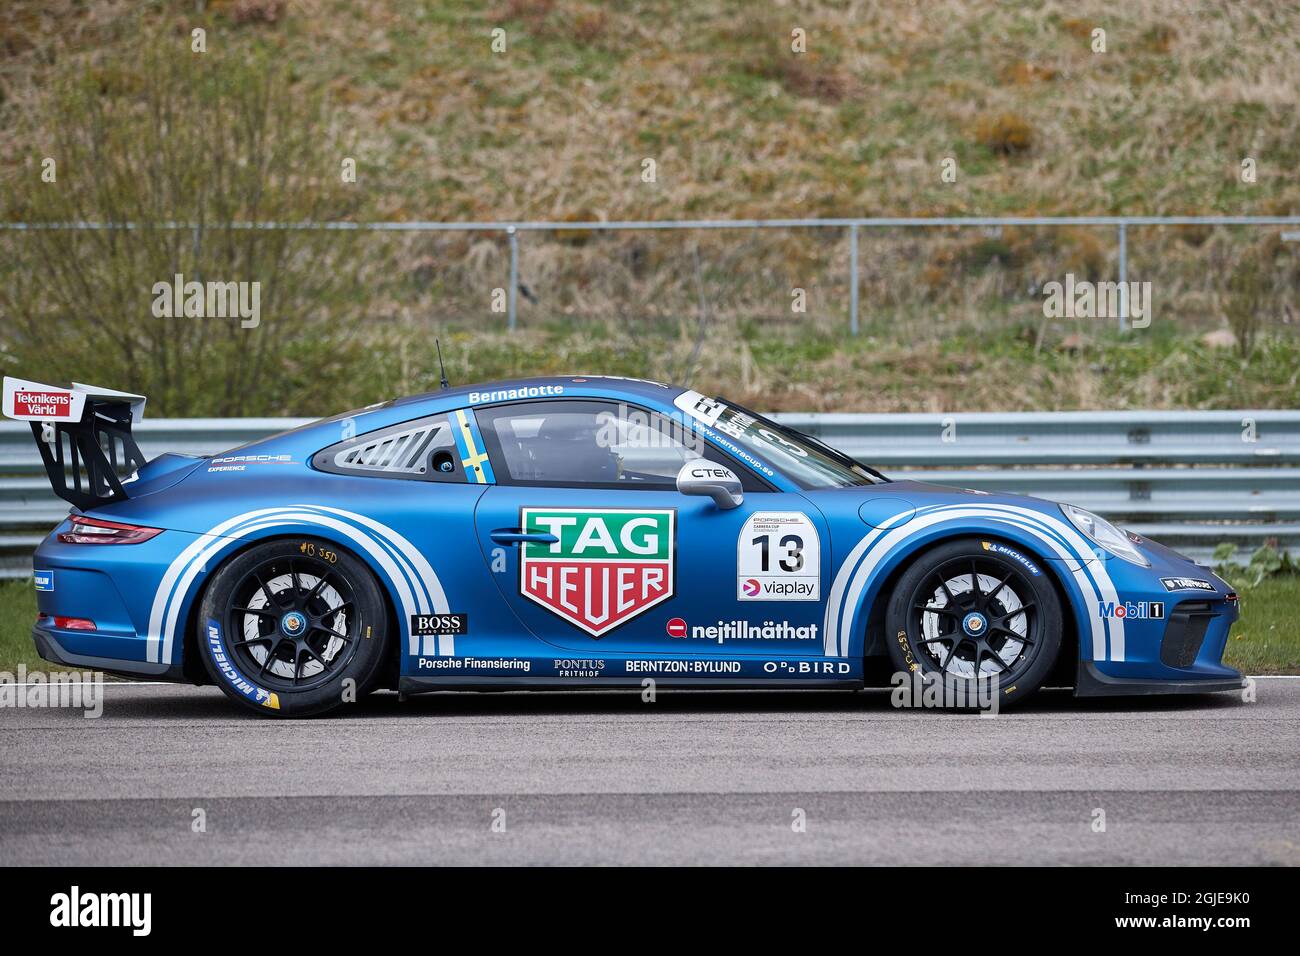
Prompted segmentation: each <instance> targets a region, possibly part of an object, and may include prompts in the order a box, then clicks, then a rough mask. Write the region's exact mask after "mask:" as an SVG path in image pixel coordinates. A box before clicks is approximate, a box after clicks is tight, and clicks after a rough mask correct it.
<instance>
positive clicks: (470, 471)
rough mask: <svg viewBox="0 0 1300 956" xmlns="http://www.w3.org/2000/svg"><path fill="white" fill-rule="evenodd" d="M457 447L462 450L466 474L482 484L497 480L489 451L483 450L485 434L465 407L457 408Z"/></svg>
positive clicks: (472, 480)
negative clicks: (482, 433)
mask: <svg viewBox="0 0 1300 956" xmlns="http://www.w3.org/2000/svg"><path fill="white" fill-rule="evenodd" d="M454 415H455V418H456V427H455V428H454V429H452V431H453V432H454V433H455V435H456V448H457V449H458V450H459V451H460V463H461V465H462V466H464V468H465V475H466V477H467V478H468V479H469V480H470V481H471V482H475V483H477V484H480V485H490V484H492V483H494V482H495V480H496V479H495V478H493V476H492V462H490V461H488V456H487V452H486V451H484V450H483V436H482V435H481V434H480V433H479V430H478V422H477V421H475V420H474V415H473V413H472V412H466V411H465V409H463V408H458V409H456V411H455V413H454Z"/></svg>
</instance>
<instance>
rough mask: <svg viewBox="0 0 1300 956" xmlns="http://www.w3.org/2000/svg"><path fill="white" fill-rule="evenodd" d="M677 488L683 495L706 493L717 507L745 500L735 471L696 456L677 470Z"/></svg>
mask: <svg viewBox="0 0 1300 956" xmlns="http://www.w3.org/2000/svg"><path fill="white" fill-rule="evenodd" d="M677 490H678V491H680V492H681V493H682V494H684V495H706V496H707V497H709V498H712V499H713V503H714V504H715V505H717V506H718V507H719V508H724V509H725V508H735V507H737V506H738V505H739V504H740V503H741V502H742V501H744V500H745V496H744V494H742V492H741V488H740V479H739V478H738V477H736V473H735V472H734V471H732V470H731V469H730V468H727V467H726V466H724V465H719V464H718V463H717V462H712V461H706V460H705V459H703V458H696V459H694V460H693V461H688V462H687V463H686V464H684V465H682V467H681V469H680V470H679V471H678V472H677Z"/></svg>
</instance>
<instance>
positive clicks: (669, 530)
mask: <svg viewBox="0 0 1300 956" xmlns="http://www.w3.org/2000/svg"><path fill="white" fill-rule="evenodd" d="M519 517H520V527H521V528H522V529H523V531H524V533H526V534H544V535H552V536H554V537H555V539H556V540H555V541H554V542H553V543H541V542H536V541H530V542H527V543H526V544H525V545H524V546H523V551H522V553H521V555H520V559H519V591H520V593H521V594H522V595H523V596H524V597H526V598H528V600H530V601H534V602H536V603H537V604H540V605H542V607H544V608H546V609H547V610H548V611H550V612H551V613H553V614H557V615H559V616H560V617H562V618H564V620H566V621H568V622H569V623H570V624H573V625H574V626H575V627H580V628H582V630H584V631H586V632H587V633H588V634H590V635H591V636H592V637H602V636H603V635H604V634H606V633H607V632H609V631H610V630H611V629H613V628H615V627H617V626H618V625H620V624H625V623H626V622H627V621H629V620H631V619H632V618H634V617H636V616H637V615H638V614H641V613H642V612H643V611H646V610H648V609H649V608H651V607H654V606H655V605H656V604H659V603H660V602H661V601H666V600H667V599H668V598H670V597H672V596H673V585H674V581H673V563H674V562H673V552H674V547H675V545H676V532H677V528H676V517H677V516H676V513H675V512H674V511H673V510H672V509H658V510H633V509H626V510H624V509H595V508H592V509H586V508H523V509H521V510H520V516H519Z"/></svg>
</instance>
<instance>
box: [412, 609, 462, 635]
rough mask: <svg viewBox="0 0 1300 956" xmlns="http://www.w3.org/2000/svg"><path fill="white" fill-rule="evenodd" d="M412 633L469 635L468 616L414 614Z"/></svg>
mask: <svg viewBox="0 0 1300 956" xmlns="http://www.w3.org/2000/svg"><path fill="white" fill-rule="evenodd" d="M411 633H412V634H415V635H420V636H422V635H426V634H468V633H469V615H468V614H412V615H411Z"/></svg>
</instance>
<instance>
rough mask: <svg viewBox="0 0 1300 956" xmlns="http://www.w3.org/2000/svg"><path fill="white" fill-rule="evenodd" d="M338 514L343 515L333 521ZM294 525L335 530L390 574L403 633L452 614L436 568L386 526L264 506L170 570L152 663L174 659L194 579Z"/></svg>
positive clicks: (224, 525)
mask: <svg viewBox="0 0 1300 956" xmlns="http://www.w3.org/2000/svg"><path fill="white" fill-rule="evenodd" d="M336 515H337V516H338V517H334V516H336ZM340 519H344V520H340ZM348 522H352V524H349V523H348ZM295 523H297V524H298V525H302V524H314V525H319V526H321V527H325V528H329V529H331V530H334V531H336V532H338V533H339V534H341V535H342V536H344V537H346V538H348V539H349V540H351V541H352V542H353V543H354V544H356V545H357V546H358V547H359V549H360V550H362V551H365V552H366V553H367V554H369V555H370V556H371V558H373V559H374V561H375V563H376V564H378V565H379V567H380V568H381V569H383V571H384V573H385V574H386V575H387V576H388V578H389V580H390V582H391V584H392V587H393V589H394V591H395V592H396V597H397V599H398V601H399V602H400V603H401V606H402V609H403V611H404V619H403V621H402V622H401V623H400V627H401V629H402V630H409V626H410V619H411V616H412V615H414V614H428V613H435V614H445V613H448V611H449V607H448V603H447V597H446V594H445V592H444V591H443V588H442V582H440V581H439V580H438V576H437V574H436V573H435V572H434V570H433V568H432V566H430V564H429V562H428V561H427V560H426V559H425V557H424V555H422V554H421V553H420V552H419V551H418V550H417V549H416V547H415V546H414V545H413V544H411V542H410V541H409V540H407V539H406V538H405V537H403V536H402V535H401V534H399V533H398V532H396V531H394V530H393V529H392V528H390V527H388V526H387V525H384V524H381V523H380V522H378V521H375V520H373V519H371V518H368V517H365V516H364V515H359V514H356V513H354V512H350V511H344V510H342V509H339V508H326V507H324V506H319V505H291V506H288V507H281V508H261V509H258V510H256V511H249V512H245V513H244V514H241V515H237V516H236V517H234V518H230V519H228V520H226V521H223V522H221V523H220V524H218V525H216V526H215V527H213V528H212V529H211V530H210V531H208V532H207V533H205V534H202V535H200V536H199V539H198V540H197V541H195V542H194V543H193V544H191V545H190V546H189V547H187V548H186V549H185V550H184V551H182V552H181V553H180V554H179V555H178V556H177V557H176V559H175V560H174V561H172V563H171V565H169V566H168V568H167V571H166V573H165V574H164V575H163V578H162V581H161V583H160V584H159V586H158V591H157V592H156V593H155V595H154V603H153V608H152V609H151V611H150V615H149V634H148V638H147V646H146V657H147V658H148V660H150V661H154V662H158V661H159V660H162V661H167V662H170V661H171V658H172V650H173V645H174V637H175V634H176V628H177V624H178V619H179V616H180V611H181V608H182V606H183V605H184V604H185V600H186V598H187V596H188V594H189V591H190V587H191V586H192V585H193V583H194V580H195V578H196V577H197V576H198V575H199V574H200V573H201V572H202V571H203V569H204V568H205V567H206V566H207V563H208V561H209V560H211V559H212V558H214V557H215V556H216V555H217V554H219V553H220V552H221V551H223V550H225V549H226V548H229V547H231V546H233V545H234V544H236V543H237V542H238V541H239V540H240V539H242V538H245V537H247V536H248V535H251V534H254V533H256V532H258V531H263V530H267V529H271V528H277V527H284V526H291V525H293V524H295ZM355 525H362V526H363V527H364V528H367V529H369V530H370V531H373V532H374V535H373V536H372V535H371V534H369V533H367V532H366V531H364V530H361V528H358V527H356V526H355ZM410 642H411V653H418V648H417V647H416V646H415V644H416V638H414V637H411V638H410Z"/></svg>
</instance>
